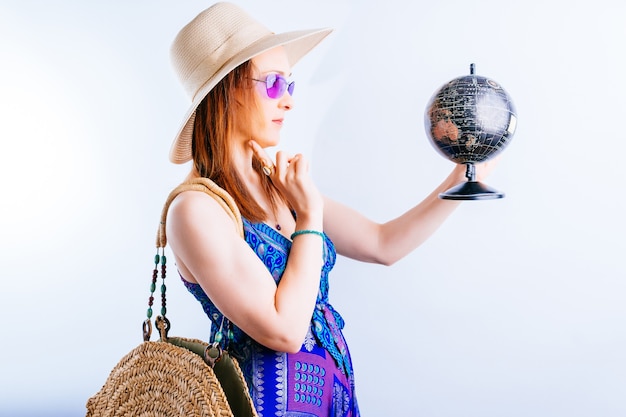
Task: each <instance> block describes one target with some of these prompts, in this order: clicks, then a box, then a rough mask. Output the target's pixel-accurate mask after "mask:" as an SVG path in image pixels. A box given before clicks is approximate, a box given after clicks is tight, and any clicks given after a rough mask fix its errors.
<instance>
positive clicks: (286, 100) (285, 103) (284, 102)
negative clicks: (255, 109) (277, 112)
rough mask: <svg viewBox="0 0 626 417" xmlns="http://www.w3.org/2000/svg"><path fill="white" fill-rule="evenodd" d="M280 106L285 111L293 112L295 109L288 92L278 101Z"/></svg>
mask: <svg viewBox="0 0 626 417" xmlns="http://www.w3.org/2000/svg"><path fill="white" fill-rule="evenodd" d="M278 106H279V107H280V108H281V109H283V110H291V109H292V108H293V97H291V94H289V93H288V92H287V91H285V94H283V96H282V97H281V98H280V100H278Z"/></svg>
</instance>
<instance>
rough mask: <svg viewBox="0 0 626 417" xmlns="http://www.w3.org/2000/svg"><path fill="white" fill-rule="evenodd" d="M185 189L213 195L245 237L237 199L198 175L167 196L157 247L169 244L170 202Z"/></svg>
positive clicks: (240, 233)
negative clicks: (167, 233)
mask: <svg viewBox="0 0 626 417" xmlns="http://www.w3.org/2000/svg"><path fill="white" fill-rule="evenodd" d="M183 191H203V192H205V193H207V194H208V195H210V196H211V197H213V198H214V199H215V200H216V201H217V202H218V203H219V204H220V205H221V206H222V208H223V209H224V210H226V213H228V215H229V216H230V218H231V219H233V221H234V222H235V226H236V227H237V231H238V232H239V235H240V236H241V237H243V236H244V235H243V221H242V220H241V213H240V212H239V208H238V207H237V204H235V200H233V198H232V197H231V196H230V194H228V193H227V192H226V190H224V189H223V188H221V187H220V186H219V185H217V184H216V183H214V182H213V181H212V180H210V179H209V178H204V177H198V178H193V179H191V180H188V181H185V182H183V183H182V184H180V185H179V186H178V187H176V188H174V189H173V190H172V191H171V192H170V195H169V196H168V197H167V200H166V201H165V204H164V205H163V211H161V223H160V224H159V230H158V232H157V241H156V246H157V248H164V247H165V245H167V237H166V236H165V221H166V218H167V211H168V210H169V208H170V204H171V203H172V201H174V199H175V198H176V196H178V194H180V193H182V192H183Z"/></svg>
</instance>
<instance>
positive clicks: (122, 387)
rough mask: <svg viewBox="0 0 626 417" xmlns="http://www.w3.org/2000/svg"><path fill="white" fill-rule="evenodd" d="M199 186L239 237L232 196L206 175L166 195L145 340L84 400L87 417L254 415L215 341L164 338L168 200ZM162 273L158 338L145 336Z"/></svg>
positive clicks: (237, 374)
mask: <svg viewBox="0 0 626 417" xmlns="http://www.w3.org/2000/svg"><path fill="white" fill-rule="evenodd" d="M188 190H193V191H202V192H205V193H207V194H209V195H211V196H212V197H214V198H215V199H216V200H217V201H218V203H220V204H221V205H222V207H223V208H224V209H225V210H226V211H227V213H228V214H229V215H230V216H231V217H232V219H233V220H234V223H235V227H236V229H237V230H238V232H239V234H240V236H242V237H243V224H242V220H241V214H240V213H239V210H238V209H237V206H236V205H235V203H234V201H233V200H232V197H231V196H230V195H228V193H226V192H225V191H224V190H223V189H221V188H220V187H218V186H217V185H216V184H215V183H213V182H212V181H211V180H209V179H207V178H196V179H193V180H190V181H187V182H185V183H183V184H181V185H179V186H178V187H176V188H175V189H174V190H173V191H172V192H171V193H170V195H169V196H168V198H167V201H166V203H165V205H164V207H163V211H162V213H161V222H160V224H159V230H158V233H157V254H156V256H155V261H154V270H153V274H152V283H151V286H150V297H149V304H148V305H149V307H148V318H147V320H146V321H145V322H144V323H143V339H144V342H143V343H141V344H140V345H139V346H137V347H136V348H134V349H133V350H131V351H130V352H129V353H127V354H126V355H125V356H124V357H123V358H122V359H120V361H119V362H118V363H117V365H115V367H114V368H113V370H112V371H111V372H110V374H109V376H108V378H107V380H106V382H105V383H104V385H103V386H102V388H101V389H100V391H98V392H97V393H96V394H95V395H94V396H92V397H91V398H89V399H88V400H87V417H114V416H115V417H117V416H132V417H138V416H142V417H147V416H150V417H166V416H167V417H169V416H199V417H256V416H257V413H256V411H255V409H254V405H253V403H252V400H251V398H250V394H249V392H248V388H247V385H246V381H245V379H244V376H243V374H242V372H241V369H240V368H239V364H238V363H237V361H236V359H235V358H233V357H231V356H230V355H229V353H228V351H226V350H222V347H221V346H220V345H219V343H217V342H213V343H211V344H209V343H205V342H203V341H201V340H197V339H190V338H182V337H169V336H168V332H169V329H170V322H169V320H168V319H167V317H166V316H165V313H166V297H165V288H166V286H165V275H166V273H165V271H166V260H165V255H164V248H165V245H166V244H167V239H166V236H165V221H166V217H167V210H168V208H169V205H170V203H171V202H172V200H173V199H174V198H175V197H176V196H177V195H178V194H179V193H181V192H182V191H188ZM159 265H160V269H161V278H162V279H163V284H162V285H161V304H162V305H161V315H160V316H158V317H156V320H155V323H156V327H157V328H158V330H159V334H160V340H158V341H154V342H152V341H150V335H151V333H152V321H151V317H152V303H153V300H154V298H155V297H154V291H155V289H156V288H157V285H156V284H157V277H158V275H159V273H158V272H159V271H158V267H159Z"/></svg>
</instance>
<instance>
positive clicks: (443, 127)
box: [424, 64, 517, 200]
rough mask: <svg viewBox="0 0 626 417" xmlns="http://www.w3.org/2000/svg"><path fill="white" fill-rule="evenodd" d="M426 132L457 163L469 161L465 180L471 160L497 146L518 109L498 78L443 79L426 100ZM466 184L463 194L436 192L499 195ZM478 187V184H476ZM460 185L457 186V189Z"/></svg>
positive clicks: (509, 132)
mask: <svg viewBox="0 0 626 417" xmlns="http://www.w3.org/2000/svg"><path fill="white" fill-rule="evenodd" d="M424 124H425V127H426V134H427V136H428V138H429V140H430V142H431V144H432V145H433V146H434V148H435V149H436V150H437V151H439V153H440V154H441V155H442V156H443V157H445V158H447V159H449V160H450V161H452V162H454V163H457V164H467V165H468V174H467V177H468V180H469V181H470V182H475V181H474V171H473V164H474V163H480V162H485V161H487V160H488V159H491V158H493V157H494V156H495V155H497V154H498V153H500V152H502V150H504V148H506V146H507V145H508V144H509V142H510V141H511V139H512V138H513V134H514V133H515V128H516V126H517V112H516V110H515V106H514V104H513V101H512V100H511V98H510V97H509V95H508V94H507V92H506V91H505V90H504V89H503V88H502V87H501V86H500V84H498V83H497V82H495V81H493V80H491V79H489V78H487V77H481V76H478V75H475V74H474V64H472V65H471V66H470V75H466V76H461V77H458V78H455V79H453V80H452V81H449V82H448V83H446V84H444V85H443V86H442V87H441V88H440V89H439V90H437V92H435V94H433V96H432V97H431V99H430V100H429V102H428V105H427V106H426V111H425V114H424ZM477 185H479V184H469V185H467V184H465V185H462V186H464V187H465V190H462V191H461V192H462V194H446V193H444V194H443V195H440V197H441V198H450V199H464V200H475V199H482V198H499V197H502V196H503V194H501V193H497V192H494V191H493V190H487V189H486V188H485V189H483V190H474V191H476V193H477V194H476V193H472V191H471V190H469V189H467V187H468V186H469V187H470V188H473V189H475V188H476V186H477ZM479 188H480V187H479ZM458 191H459V190H456V192H458Z"/></svg>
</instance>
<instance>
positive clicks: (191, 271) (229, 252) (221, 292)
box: [166, 191, 280, 343]
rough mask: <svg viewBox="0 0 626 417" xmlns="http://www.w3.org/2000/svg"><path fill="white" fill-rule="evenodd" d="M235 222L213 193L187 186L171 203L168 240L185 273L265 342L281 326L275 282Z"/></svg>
mask: <svg viewBox="0 0 626 417" xmlns="http://www.w3.org/2000/svg"><path fill="white" fill-rule="evenodd" d="M233 226H234V223H233V221H232V219H231V218H230V217H229V216H228V214H226V212H225V211H224V209H223V208H222V207H221V206H220V205H219V204H218V203H217V202H216V201H215V200H214V199H213V198H212V197H210V196H208V195H206V194H205V193H202V192H195V191H188V192H183V193H181V194H180V195H179V196H178V197H177V198H176V199H175V200H174V201H173V202H172V205H171V206H170V210H169V213H168V218H167V224H166V228H167V236H168V243H169V244H170V247H171V249H172V252H173V253H174V256H175V258H176V261H177V266H178V268H179V270H180V271H181V274H183V276H184V277H185V279H187V280H189V281H191V282H197V283H198V284H200V286H201V287H202V289H203V290H204V292H205V293H206V294H207V296H208V297H209V298H210V299H211V301H212V302H213V303H214V304H215V306H216V307H217V308H218V309H219V310H220V311H221V312H222V313H223V314H224V315H225V316H226V317H228V318H229V319H230V320H231V321H232V322H233V323H235V324H236V325H237V326H238V327H240V328H241V329H242V330H243V331H244V332H246V333H247V334H248V335H250V336H251V337H252V338H253V339H255V340H257V341H259V342H261V343H263V341H264V340H265V339H266V338H269V337H273V335H275V334H276V332H278V331H280V329H278V328H277V326H278V324H279V320H277V319H276V308H275V304H274V299H275V294H276V283H275V281H274V279H273V278H272V276H271V275H270V273H269V272H268V270H267V269H266V268H265V266H264V265H263V263H262V262H261V261H260V259H259V258H258V257H257V256H256V254H255V253H254V252H253V251H252V250H251V249H250V247H249V246H248V245H247V244H246V242H245V241H244V240H243V239H242V238H241V237H240V235H239V234H238V231H237V230H236V229H235V227H233Z"/></svg>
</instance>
